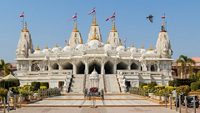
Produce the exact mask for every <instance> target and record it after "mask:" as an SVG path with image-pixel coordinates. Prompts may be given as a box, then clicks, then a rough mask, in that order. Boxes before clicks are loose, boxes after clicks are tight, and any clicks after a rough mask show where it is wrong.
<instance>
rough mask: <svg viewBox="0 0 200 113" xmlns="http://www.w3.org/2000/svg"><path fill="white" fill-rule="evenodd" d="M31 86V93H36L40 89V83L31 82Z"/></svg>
mask: <svg viewBox="0 0 200 113" xmlns="http://www.w3.org/2000/svg"><path fill="white" fill-rule="evenodd" d="M31 86H32V89H31V90H32V91H37V90H38V89H40V82H32V83H31Z"/></svg>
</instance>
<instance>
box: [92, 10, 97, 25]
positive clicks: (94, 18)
mask: <svg viewBox="0 0 200 113" xmlns="http://www.w3.org/2000/svg"><path fill="white" fill-rule="evenodd" d="M92 26H97V19H96V13H94V14H93V20H92Z"/></svg>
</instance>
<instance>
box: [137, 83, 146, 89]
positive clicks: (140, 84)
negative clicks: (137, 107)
mask: <svg viewBox="0 0 200 113" xmlns="http://www.w3.org/2000/svg"><path fill="white" fill-rule="evenodd" d="M145 85H147V83H143V82H140V83H139V88H143V86H145Z"/></svg>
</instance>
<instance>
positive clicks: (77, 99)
mask: <svg viewBox="0 0 200 113" xmlns="http://www.w3.org/2000/svg"><path fill="white" fill-rule="evenodd" d="M25 106H28V107H37V106H40V107H42V106H43V107H91V106H97V107H135V106H137V107H138V106H139V107H150V106H154V107H155V106H161V105H160V104H158V103H155V102H152V101H149V100H147V99H146V98H144V97H142V96H138V95H130V94H129V95H127V94H124V95H123V94H118V95H117V94H115V95H114V94H108V95H105V99H104V100H99V99H98V100H88V99H87V100H85V99H84V97H83V95H65V96H58V97H51V98H47V99H44V100H42V101H39V102H36V103H32V104H28V105H25Z"/></svg>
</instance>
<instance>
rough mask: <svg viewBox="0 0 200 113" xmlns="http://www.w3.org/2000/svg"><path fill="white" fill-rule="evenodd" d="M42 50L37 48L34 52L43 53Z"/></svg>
mask: <svg viewBox="0 0 200 113" xmlns="http://www.w3.org/2000/svg"><path fill="white" fill-rule="evenodd" d="M41 53H42V51H41V50H40V49H35V51H34V54H41Z"/></svg>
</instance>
